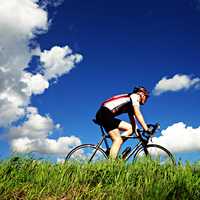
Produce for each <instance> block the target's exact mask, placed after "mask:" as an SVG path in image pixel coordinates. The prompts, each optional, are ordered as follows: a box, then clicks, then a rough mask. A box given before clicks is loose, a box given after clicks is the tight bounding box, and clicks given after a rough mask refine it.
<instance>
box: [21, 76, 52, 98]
mask: <svg viewBox="0 0 200 200" xmlns="http://www.w3.org/2000/svg"><path fill="white" fill-rule="evenodd" d="M21 81H22V82H24V83H26V84H27V87H26V88H24V89H22V91H23V92H25V93H26V94H27V95H28V96H31V95H32V94H42V93H43V92H44V90H45V89H47V88H48V87H49V82H48V81H47V80H46V79H45V78H44V76H42V75H41V74H36V75H33V74H31V73H24V76H23V77H22V78H21Z"/></svg>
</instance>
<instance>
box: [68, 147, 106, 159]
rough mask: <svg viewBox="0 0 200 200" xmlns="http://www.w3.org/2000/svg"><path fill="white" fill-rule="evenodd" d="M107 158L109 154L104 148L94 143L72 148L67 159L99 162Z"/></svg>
mask: <svg viewBox="0 0 200 200" xmlns="http://www.w3.org/2000/svg"><path fill="white" fill-rule="evenodd" d="M94 153H95V154H94ZM105 159H107V156H106V154H105V152H104V150H103V149H101V148H98V149H96V146H94V145H81V146H79V147H76V148H75V149H74V150H72V151H71V152H70V153H69V154H68V156H67V157H66V160H68V161H73V162H80V163H85V162H97V161H102V160H105Z"/></svg>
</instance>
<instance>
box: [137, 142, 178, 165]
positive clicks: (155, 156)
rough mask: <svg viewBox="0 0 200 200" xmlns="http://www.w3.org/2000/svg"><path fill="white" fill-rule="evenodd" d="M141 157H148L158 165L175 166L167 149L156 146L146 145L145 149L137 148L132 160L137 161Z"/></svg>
mask: <svg viewBox="0 0 200 200" xmlns="http://www.w3.org/2000/svg"><path fill="white" fill-rule="evenodd" d="M143 157H149V158H150V159H151V160H154V161H157V162H159V163H160V164H167V163H169V164H173V165H175V164H176V162H175V159H174V157H173V155H172V154H171V153H170V152H169V151H168V150H167V149H165V148H164V147H162V146H160V145H157V144H148V145H147V146H146V148H143V147H141V148H139V149H138V151H137V152H136V153H135V156H134V159H135V160H138V159H141V158H143Z"/></svg>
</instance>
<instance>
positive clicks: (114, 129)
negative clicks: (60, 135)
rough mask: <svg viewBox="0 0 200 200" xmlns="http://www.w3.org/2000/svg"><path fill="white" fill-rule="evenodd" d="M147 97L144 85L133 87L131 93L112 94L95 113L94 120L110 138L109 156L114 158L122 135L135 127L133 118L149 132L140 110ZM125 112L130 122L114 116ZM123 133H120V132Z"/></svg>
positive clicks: (125, 134)
mask: <svg viewBox="0 0 200 200" xmlns="http://www.w3.org/2000/svg"><path fill="white" fill-rule="evenodd" d="M148 97H149V92H148V91H147V89H146V88H144V87H135V88H134V90H133V92H132V93H129V94H121V95H116V96H113V97H111V98H109V99H107V100H106V101H104V102H103V103H102V104H101V107H100V108H99V110H98V111H97V113H96V120H97V122H98V123H99V124H101V125H102V126H103V127H104V129H105V130H106V132H107V133H108V134H109V135H110V137H111V139H112V142H113V143H112V146H111V149H110V157H112V158H114V159H116V157H117V155H118V152H119V150H120V147H121V145H122V144H123V142H124V141H125V140H123V138H122V136H130V135H131V134H133V132H134V131H133V130H135V129H136V123H135V118H136V119H137V121H138V122H139V124H140V125H141V126H142V128H143V129H144V131H146V132H150V130H149V129H148V126H147V124H146V123H145V120H144V117H143V115H142V113H141V111H140V105H144V104H145V103H146V101H147V99H148ZM122 113H127V114H128V116H129V119H130V122H131V123H128V122H125V121H122V120H120V119H118V118H116V116H118V115H120V114H122ZM121 131H123V134H121V135H120V132H121Z"/></svg>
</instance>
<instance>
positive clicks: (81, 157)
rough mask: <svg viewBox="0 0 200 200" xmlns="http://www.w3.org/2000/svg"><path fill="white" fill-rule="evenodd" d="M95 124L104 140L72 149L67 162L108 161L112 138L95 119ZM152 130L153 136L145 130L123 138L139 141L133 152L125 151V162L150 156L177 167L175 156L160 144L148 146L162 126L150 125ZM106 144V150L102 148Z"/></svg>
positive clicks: (123, 155) (138, 130)
mask: <svg viewBox="0 0 200 200" xmlns="http://www.w3.org/2000/svg"><path fill="white" fill-rule="evenodd" d="M93 122H94V123H95V124H97V125H99V126H100V130H101V134H102V138H101V139H100V140H99V142H98V143H97V144H96V145H94V144H81V145H79V146H77V147H75V148H74V149H72V150H71V151H70V152H69V153H68V154H67V156H66V158H65V160H66V161H76V162H81V163H84V162H96V161H102V160H106V159H108V157H109V150H110V146H109V144H108V141H107V140H108V139H110V136H109V135H108V134H106V131H105V130H104V128H103V127H102V125H100V124H98V123H97V121H96V120H95V119H94V120H93ZM149 127H150V128H151V130H152V131H151V132H152V134H151V135H150V134H147V133H146V132H145V131H144V130H140V129H137V130H136V131H135V132H136V136H123V137H122V138H123V139H125V140H127V139H138V143H137V144H136V145H135V146H134V148H133V149H132V150H130V149H125V150H124V151H123V153H122V155H121V156H120V155H119V157H121V158H122V159H123V160H125V161H127V160H129V159H130V158H131V157H132V156H133V160H137V159H138V158H139V159H140V158H142V157H144V156H148V157H149V158H150V159H152V160H156V161H158V162H159V163H161V164H163V163H169V164H173V165H175V159H174V157H173V155H172V154H171V153H170V151H169V150H167V149H166V148H165V147H163V146H161V145H158V144H152V143H151V144H148V143H149V141H150V140H151V139H152V137H153V135H154V134H155V132H156V130H157V129H159V127H160V125H159V124H158V123H157V124H155V125H153V124H151V125H149ZM103 142H104V144H105V148H106V149H103V148H102V147H101V145H102V143H103Z"/></svg>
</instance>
